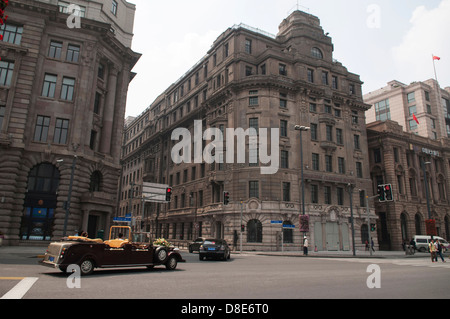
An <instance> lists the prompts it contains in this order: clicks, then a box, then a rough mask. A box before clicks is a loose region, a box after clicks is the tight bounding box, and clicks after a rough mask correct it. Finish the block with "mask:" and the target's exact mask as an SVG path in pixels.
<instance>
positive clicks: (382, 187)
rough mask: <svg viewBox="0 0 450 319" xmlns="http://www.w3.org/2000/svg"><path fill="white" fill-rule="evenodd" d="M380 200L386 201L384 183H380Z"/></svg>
mask: <svg viewBox="0 0 450 319" xmlns="http://www.w3.org/2000/svg"><path fill="white" fill-rule="evenodd" d="M378 200H379V201H380V202H385V201H386V196H385V192H384V185H378Z"/></svg>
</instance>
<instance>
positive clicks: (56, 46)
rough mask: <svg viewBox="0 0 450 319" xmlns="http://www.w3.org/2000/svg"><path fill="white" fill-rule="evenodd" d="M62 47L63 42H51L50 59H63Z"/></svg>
mask: <svg viewBox="0 0 450 319" xmlns="http://www.w3.org/2000/svg"><path fill="white" fill-rule="evenodd" d="M62 47H63V44H62V42H58V41H50V48H49V50H48V57H49V58H53V59H61V52H62Z"/></svg>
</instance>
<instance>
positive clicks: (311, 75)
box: [308, 69, 314, 83]
mask: <svg viewBox="0 0 450 319" xmlns="http://www.w3.org/2000/svg"><path fill="white" fill-rule="evenodd" d="M308 82H309V83H314V70H312V69H308Z"/></svg>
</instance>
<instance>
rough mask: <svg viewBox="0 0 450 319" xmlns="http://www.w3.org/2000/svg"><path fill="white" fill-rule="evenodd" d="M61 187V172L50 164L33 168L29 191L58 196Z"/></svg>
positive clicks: (29, 180)
mask: <svg viewBox="0 0 450 319" xmlns="http://www.w3.org/2000/svg"><path fill="white" fill-rule="evenodd" d="M58 186H59V171H58V169H57V168H56V167H55V166H54V165H52V164H50V163H42V164H39V165H36V166H35V167H33V169H32V170H31V171H30V174H29V175H28V191H29V192H39V193H52V194H56V191H57V189H58Z"/></svg>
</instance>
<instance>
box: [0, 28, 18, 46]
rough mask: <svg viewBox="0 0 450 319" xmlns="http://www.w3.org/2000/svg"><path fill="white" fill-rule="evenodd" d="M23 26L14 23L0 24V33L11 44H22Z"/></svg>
mask: <svg viewBox="0 0 450 319" xmlns="http://www.w3.org/2000/svg"><path fill="white" fill-rule="evenodd" d="M22 33H23V27H21V26H16V25H13V24H10V23H8V24H3V25H1V26H0V35H2V36H3V41H4V42H7V43H11V44H17V45H20V43H21V42H22Z"/></svg>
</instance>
